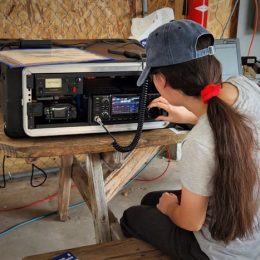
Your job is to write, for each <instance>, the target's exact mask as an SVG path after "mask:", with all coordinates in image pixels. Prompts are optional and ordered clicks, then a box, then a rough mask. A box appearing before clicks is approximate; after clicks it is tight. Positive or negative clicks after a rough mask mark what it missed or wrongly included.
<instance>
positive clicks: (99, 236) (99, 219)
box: [86, 154, 111, 243]
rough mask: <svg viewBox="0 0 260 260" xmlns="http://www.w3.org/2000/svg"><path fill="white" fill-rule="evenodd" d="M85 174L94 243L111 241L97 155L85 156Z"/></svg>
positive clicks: (101, 174)
mask: <svg viewBox="0 0 260 260" xmlns="http://www.w3.org/2000/svg"><path fill="white" fill-rule="evenodd" d="M86 172H87V174H88V185H89V192H90V208H91V211H92V216H93V221H94V227H95V233H96V241H97V243H103V242H108V241H111V234H110V226H109V218H108V207H107V201H106V196H105V189H104V177H103V169H102V164H101V159H100V155H99V154H88V155H86Z"/></svg>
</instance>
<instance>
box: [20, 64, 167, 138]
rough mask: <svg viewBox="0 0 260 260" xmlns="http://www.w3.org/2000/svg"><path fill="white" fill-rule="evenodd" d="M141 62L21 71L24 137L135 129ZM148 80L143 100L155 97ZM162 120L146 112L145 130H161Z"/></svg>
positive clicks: (154, 91) (39, 68)
mask: <svg viewBox="0 0 260 260" xmlns="http://www.w3.org/2000/svg"><path fill="white" fill-rule="evenodd" d="M140 72H141V64H140V63H139V62H131V63H120V64H119V63H89V64H64V65H49V66H37V67H28V68H25V69H23V72H22V74H23V77H22V80H23V83H22V85H23V98H22V104H23V128H24V131H25V133H26V134H27V135H28V136H51V135H69V134H88V133H100V132H104V129H103V128H102V127H101V126H100V125H98V124H97V123H96V122H95V121H94V118H95V116H99V117H100V118H101V119H102V121H103V123H104V124H105V125H107V128H108V130H109V131H111V132H117V131H129V130H136V127H137V121H138V115H139V114H138V112H139V106H140V96H141V90H142V89H141V88H140V87H137V86H136V81H137V79H138V77H139V75H140ZM158 96H159V94H158V92H157V91H156V89H155V87H154V85H153V84H152V83H151V82H150V83H149V88H148V96H147V100H148V101H147V103H149V102H150V101H151V100H152V99H154V98H156V97H158ZM167 124H168V123H166V122H158V121H155V120H154V119H152V118H151V117H150V115H149V113H148V111H147V112H146V115H145V122H144V129H155V128H164V127H166V126H167Z"/></svg>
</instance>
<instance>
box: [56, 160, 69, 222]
mask: <svg viewBox="0 0 260 260" xmlns="http://www.w3.org/2000/svg"><path fill="white" fill-rule="evenodd" d="M72 163H73V155H66V156H61V171H60V174H59V195H58V208H59V218H60V220H61V221H66V220H67V219H68V210H69V202H70V190H71V170H72Z"/></svg>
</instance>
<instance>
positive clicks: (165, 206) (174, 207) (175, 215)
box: [157, 187, 208, 231]
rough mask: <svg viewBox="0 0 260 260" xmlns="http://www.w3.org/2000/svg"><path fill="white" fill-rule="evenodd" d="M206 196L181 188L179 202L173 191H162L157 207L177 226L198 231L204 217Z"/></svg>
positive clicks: (206, 202) (206, 204) (206, 205)
mask: <svg viewBox="0 0 260 260" xmlns="http://www.w3.org/2000/svg"><path fill="white" fill-rule="evenodd" d="M207 207H208V197H206V196H200V195H197V194H195V193H192V192H190V191H189V190H187V189H186V188H185V187H183V188H182V193H181V202H180V204H178V199H177V197H176V196H175V195H174V194H173V193H167V192H165V193H163V195H162V196H161V198H160V201H159V203H158V204H157V208H158V209H159V210H160V211H161V212H162V213H163V214H165V215H167V216H168V217H169V218H170V219H171V220H172V222H174V223H175V224H176V225H177V226H179V227H181V228H183V229H186V230H189V231H198V230H200V229H201V227H202V225H203V224H204V222H205V219H206V212H207Z"/></svg>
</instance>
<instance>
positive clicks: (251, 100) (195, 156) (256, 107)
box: [176, 76, 260, 260]
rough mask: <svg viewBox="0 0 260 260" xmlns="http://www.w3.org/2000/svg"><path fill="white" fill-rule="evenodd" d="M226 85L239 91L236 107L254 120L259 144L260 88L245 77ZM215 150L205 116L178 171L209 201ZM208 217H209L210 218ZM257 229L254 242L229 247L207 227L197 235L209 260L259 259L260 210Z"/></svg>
mask: <svg viewBox="0 0 260 260" xmlns="http://www.w3.org/2000/svg"><path fill="white" fill-rule="evenodd" d="M227 82H229V83H231V84H233V85H234V86H236V87H237V89H238V91H239V96H238V98H237V100H236V102H235V104H234V105H233V107H234V108H235V109H237V110H238V111H239V112H240V113H242V114H244V115H246V116H247V117H249V118H250V119H251V120H252V122H253V123H254V125H255V126H256V129H257V131H256V133H255V134H256V138H257V140H258V143H259V144H260V130H259V129H260V87H258V86H257V85H256V84H255V83H254V82H252V81H250V80H248V79H247V78H245V77H243V76H239V77H234V78H230V79H228V80H227ZM214 147H215V144H214V137H213V132H212V129H211V127H210V125H209V121H208V118H207V115H206V114H204V115H203V116H201V117H200V119H199V121H198V123H197V124H196V126H195V127H194V128H193V129H192V130H191V131H190V133H189V134H188V136H187V138H186V139H185V140H184V142H183V146H182V158H181V161H180V163H179V165H178V168H177V169H176V170H178V172H179V176H180V181H181V184H182V185H183V186H184V187H185V188H187V189H188V190H190V191H191V192H193V193H196V194H199V195H203V196H209V197H210V196H211V194H212V183H211V180H212V176H213V174H214V168H215V153H214ZM245 149H246V147H245ZM255 154H256V160H257V165H258V169H259V175H260V152H259V151H256V152H255ZM209 204H210V201H209ZM208 213H209V212H208ZM207 216H208V217H209V216H210V214H207ZM205 223H207V221H206V222H205ZM254 227H255V229H254V234H253V236H252V237H251V238H249V239H236V240H234V241H232V242H230V243H229V244H228V245H225V244H224V243H223V242H220V241H216V240H214V239H212V238H211V235H210V232H209V230H208V227H207V225H206V224H205V225H204V226H203V227H202V229H201V230H200V231H198V232H194V234H195V237H196V239H197V241H198V243H199V245H200V247H201V249H202V250H203V251H204V252H205V253H206V255H208V256H209V257H210V259H217V260H220V259H221V260H222V259H225V260H229V259H239V260H242V259H248V260H249V259H250V260H252V259H260V210H259V211H258V214H257V216H256V217H255V223H254Z"/></svg>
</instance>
